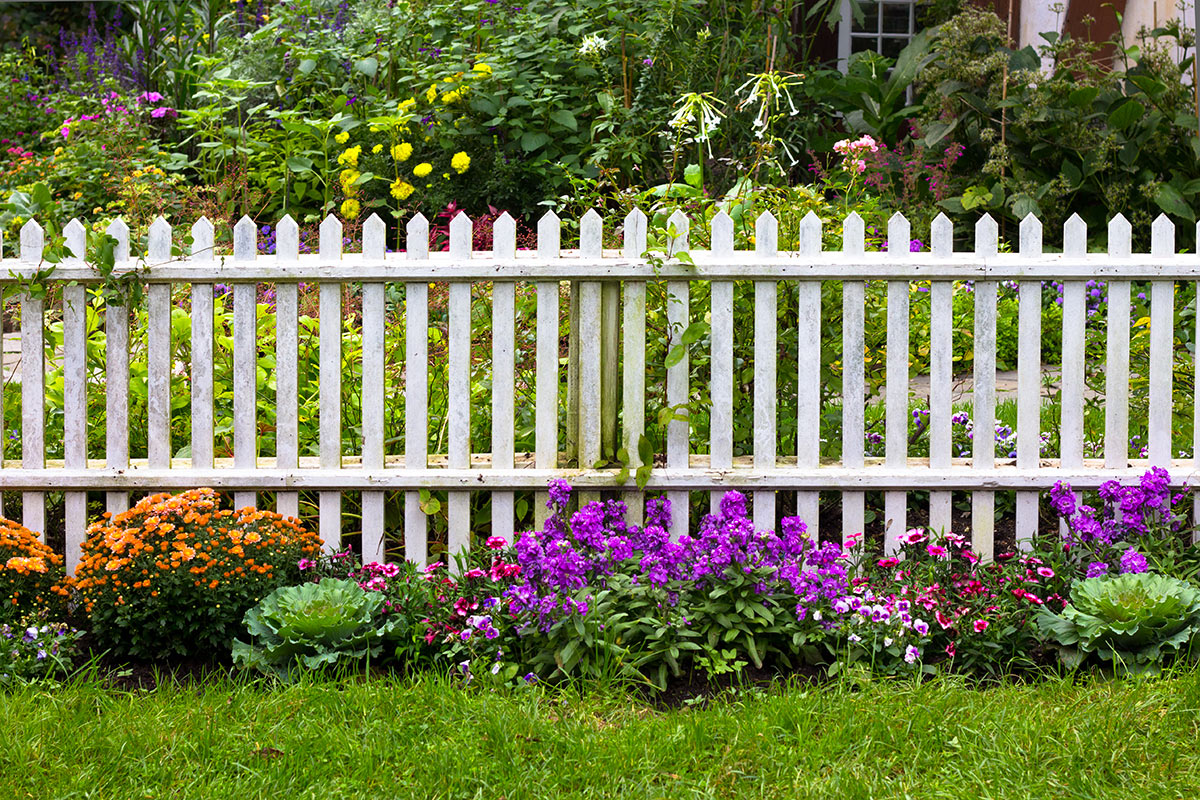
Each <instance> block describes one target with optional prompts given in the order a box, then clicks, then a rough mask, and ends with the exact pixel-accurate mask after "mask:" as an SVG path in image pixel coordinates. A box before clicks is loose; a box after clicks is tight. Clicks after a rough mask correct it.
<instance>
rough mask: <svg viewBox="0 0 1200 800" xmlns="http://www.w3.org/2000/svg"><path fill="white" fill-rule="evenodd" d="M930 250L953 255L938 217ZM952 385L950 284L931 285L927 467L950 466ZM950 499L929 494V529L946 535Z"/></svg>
mask: <svg viewBox="0 0 1200 800" xmlns="http://www.w3.org/2000/svg"><path fill="white" fill-rule="evenodd" d="M930 240H931V250H932V252H933V255H934V256H935V257H937V258H944V259H949V258H951V257H952V256H953V255H954V225H953V223H951V222H950V218H949V217H947V216H946V215H945V214H938V215H937V217H936V218H934V220H933V223H932V225H931V226H930ZM953 381H954V282H953V281H933V282H932V283H930V286H929V465H930V466H931V467H934V468H939V469H940V468H945V467H948V466H950V460H951V458H952V453H951V436H950V424H951V423H950V417H951V415H952V413H953V405H952V403H951V401H950V390H951V386H952V383H953ZM951 501H952V497H951V494H950V493H949V492H930V493H929V528H930V530H932V531H933V532H934V533H937V534H944V533H947V532H950V529H951V520H952V507H951Z"/></svg>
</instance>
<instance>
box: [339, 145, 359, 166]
mask: <svg viewBox="0 0 1200 800" xmlns="http://www.w3.org/2000/svg"><path fill="white" fill-rule="evenodd" d="M361 153H362V145H358V144H356V145H354V147H351V148H350V149H349V150H347V151H346V152H344V153H342V154H341V155H340V156H338V159H337V160H338V163H339V164H349V165H350V166H352V167H357V166H358V157H359V155H360V154H361Z"/></svg>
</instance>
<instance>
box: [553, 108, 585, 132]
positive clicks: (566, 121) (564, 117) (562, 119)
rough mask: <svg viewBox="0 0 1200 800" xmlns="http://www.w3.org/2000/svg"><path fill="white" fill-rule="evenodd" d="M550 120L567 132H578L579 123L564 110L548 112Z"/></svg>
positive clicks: (572, 115)
mask: <svg viewBox="0 0 1200 800" xmlns="http://www.w3.org/2000/svg"><path fill="white" fill-rule="evenodd" d="M550 119H552V120H554V121H555V122H557V123H558V124H559V125H562V126H563V127H564V128H566V129H567V130H571V131H577V130H579V123H577V122H576V121H575V115H574V114H572V113H571V112H570V111H567V110H566V109H558V110H557V111H551V112H550Z"/></svg>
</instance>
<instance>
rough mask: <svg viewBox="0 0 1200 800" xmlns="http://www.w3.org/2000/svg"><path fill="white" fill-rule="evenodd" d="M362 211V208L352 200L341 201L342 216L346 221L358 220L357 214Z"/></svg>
mask: <svg viewBox="0 0 1200 800" xmlns="http://www.w3.org/2000/svg"><path fill="white" fill-rule="evenodd" d="M361 210H362V206H360V205H359V204H358V201H357V200H355V199H354V198H350V199H349V200H343V201H342V216H343V217H345V218H346V219H358V212H359V211H361Z"/></svg>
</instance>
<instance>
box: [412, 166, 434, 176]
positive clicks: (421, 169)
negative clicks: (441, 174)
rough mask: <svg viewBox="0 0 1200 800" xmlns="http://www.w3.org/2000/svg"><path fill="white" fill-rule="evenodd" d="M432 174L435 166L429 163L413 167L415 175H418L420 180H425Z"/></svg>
mask: <svg viewBox="0 0 1200 800" xmlns="http://www.w3.org/2000/svg"><path fill="white" fill-rule="evenodd" d="M431 172H433V165H432V164H430V163H428V162H422V163H420V164H417V165H416V166H415V167H413V175H416V176H417V177H418V178H424V177H425V176H426V175H428V174H429V173H431Z"/></svg>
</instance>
